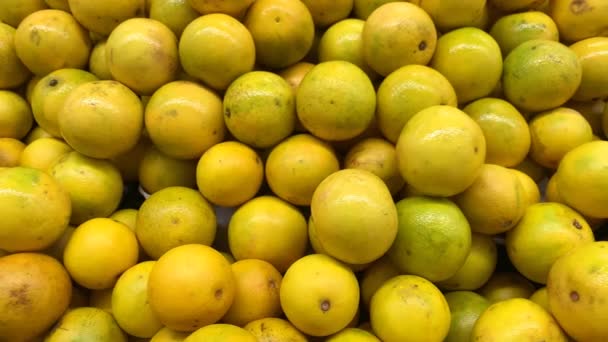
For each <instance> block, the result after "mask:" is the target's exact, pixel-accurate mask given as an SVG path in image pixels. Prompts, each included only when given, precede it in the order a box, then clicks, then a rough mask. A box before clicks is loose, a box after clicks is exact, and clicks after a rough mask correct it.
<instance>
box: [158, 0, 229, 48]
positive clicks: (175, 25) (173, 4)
mask: <svg viewBox="0 0 608 342" xmlns="http://www.w3.org/2000/svg"><path fill="white" fill-rule="evenodd" d="M148 1H149V3H150V11H149V17H150V19H154V20H158V21H160V22H161V23H163V24H165V26H167V28H169V29H170V30H171V31H173V34H175V37H177V39H179V37H181V35H182V32H184V29H185V28H186V26H188V24H190V23H191V22H192V21H193V20H194V19H196V18H198V17H199V16H200V13H199V12H197V11H196V10H195V9H194V8H193V7H192V6H191V4H190V1H189V0H173V1H166V0H148ZM223 3H225V2H223Z"/></svg>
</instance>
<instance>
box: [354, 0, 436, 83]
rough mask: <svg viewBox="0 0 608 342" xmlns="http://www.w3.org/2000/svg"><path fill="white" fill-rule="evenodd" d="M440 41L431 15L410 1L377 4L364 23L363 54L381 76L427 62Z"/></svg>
mask: <svg viewBox="0 0 608 342" xmlns="http://www.w3.org/2000/svg"><path fill="white" fill-rule="evenodd" d="M436 44H437V31H436V29H435V24H434V23H433V20H432V19H431V17H430V16H429V15H428V14H427V12H425V11H424V10H423V9H422V8H420V7H418V6H416V5H414V4H411V3H409V2H390V3H386V4H383V5H381V6H380V7H378V8H376V9H375V10H374V11H373V12H372V13H371V14H370V15H369V17H368V18H367V20H366V22H365V26H364V27H363V56H364V57H365V61H366V62H367V64H368V65H369V66H370V67H371V68H372V69H373V70H375V71H376V72H377V73H379V74H380V75H382V76H387V75H389V74H390V73H391V72H393V71H395V70H397V69H399V68H400V67H402V66H404V65H408V64H422V65H426V64H428V63H429V61H430V60H431V57H432V56H433V53H434V52H435V46H436Z"/></svg>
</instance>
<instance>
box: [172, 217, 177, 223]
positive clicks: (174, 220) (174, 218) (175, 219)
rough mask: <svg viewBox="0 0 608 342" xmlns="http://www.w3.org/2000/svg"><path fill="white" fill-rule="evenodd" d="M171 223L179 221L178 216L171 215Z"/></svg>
mask: <svg viewBox="0 0 608 342" xmlns="http://www.w3.org/2000/svg"><path fill="white" fill-rule="evenodd" d="M171 223H173V224H178V223H179V217H172V218H171Z"/></svg>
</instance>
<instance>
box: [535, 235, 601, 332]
mask: <svg viewBox="0 0 608 342" xmlns="http://www.w3.org/2000/svg"><path fill="white" fill-rule="evenodd" d="M606 262H608V242H606V241H598V242H593V243H590V244H586V245H584V246H581V247H579V248H577V249H575V250H573V251H572V252H571V253H569V254H566V255H564V256H563V257H561V258H559V259H557V261H556V262H555V263H554V264H553V267H551V271H550V272H549V276H548V278H547V294H548V298H549V307H550V308H551V313H552V314H553V316H555V318H556V319H557V321H558V322H559V323H560V325H561V326H562V328H563V329H564V330H565V331H566V332H567V333H568V335H570V336H572V337H573V338H575V339H576V340H577V341H598V340H601V339H603V338H604V336H607V334H608V328H607V327H606V325H605V324H603V322H606V319H608V310H607V309H606V305H607V304H606V301H605V300H600V298H601V299H604V298H606V293H607V290H606V279H608V278H607V277H606V274H607V272H606V267H605V265H606Z"/></svg>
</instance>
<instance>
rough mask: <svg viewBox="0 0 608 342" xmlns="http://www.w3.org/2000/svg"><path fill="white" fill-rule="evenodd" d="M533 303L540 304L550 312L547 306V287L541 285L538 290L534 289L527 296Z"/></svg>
mask: <svg viewBox="0 0 608 342" xmlns="http://www.w3.org/2000/svg"><path fill="white" fill-rule="evenodd" d="M529 299H530V300H531V301H533V302H534V303H536V304H538V305H540V306H542V307H543V309H545V310H546V311H547V312H548V313H551V308H550V307H549V295H548V292H547V287H541V288H539V289H538V290H536V291H534V293H533V294H532V295H531V296H530V298H529Z"/></svg>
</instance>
